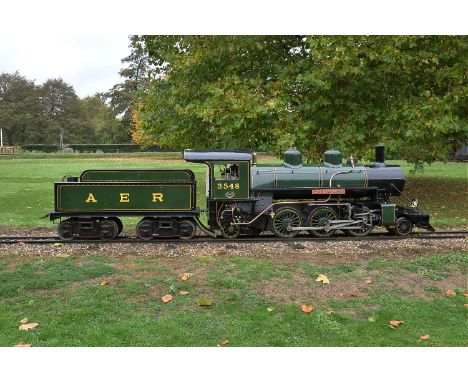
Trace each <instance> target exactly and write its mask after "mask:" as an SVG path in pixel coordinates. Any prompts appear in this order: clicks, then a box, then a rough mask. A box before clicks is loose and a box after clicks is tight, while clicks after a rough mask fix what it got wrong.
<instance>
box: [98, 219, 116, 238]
mask: <svg viewBox="0 0 468 382" xmlns="http://www.w3.org/2000/svg"><path fill="white" fill-rule="evenodd" d="M118 234H119V226H118V225H117V223H116V222H115V221H114V220H111V219H104V220H101V222H100V223H99V236H100V238H101V239H105V240H113V239H115V238H116V237H117V235H118Z"/></svg>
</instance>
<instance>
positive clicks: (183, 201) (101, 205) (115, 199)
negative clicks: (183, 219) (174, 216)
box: [55, 182, 196, 212]
mask: <svg viewBox="0 0 468 382" xmlns="http://www.w3.org/2000/svg"><path fill="white" fill-rule="evenodd" d="M194 187H196V185H195V183H185V184H183V183H180V184H170V183H166V184H165V183H164V182H161V183H160V184H154V183H153V184H144V183H141V184H131V183H128V184H125V183H123V184H115V183H99V184H96V183H92V182H89V183H88V182H79V183H55V192H56V194H55V208H56V210H57V211H59V212H70V211H80V212H87V211H89V212H97V211H101V210H105V211H135V210H147V211H165V210H191V209H194V208H195V201H194V200H193V195H194V194H193V188H194ZM126 193H128V194H129V196H128V200H129V201H128V202H121V199H122V197H121V194H126ZM153 193H156V194H161V193H162V194H163V198H162V201H160V200H158V201H153V195H152V194H153ZM90 194H92V197H93V198H94V199H95V200H96V202H93V201H92V200H89V201H88V202H86V200H87V199H91V198H90V196H89V195H90ZM124 198H125V197H124Z"/></svg>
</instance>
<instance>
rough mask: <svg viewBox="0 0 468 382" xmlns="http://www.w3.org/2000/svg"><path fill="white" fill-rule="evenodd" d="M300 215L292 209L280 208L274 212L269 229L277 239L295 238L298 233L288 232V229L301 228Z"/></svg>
mask: <svg viewBox="0 0 468 382" xmlns="http://www.w3.org/2000/svg"><path fill="white" fill-rule="evenodd" d="M301 226H302V217H301V213H300V212H299V211H298V210H297V209H295V208H293V207H281V208H279V209H278V210H276V212H275V217H274V218H273V221H272V224H271V227H272V231H273V233H274V234H275V235H276V236H278V237H295V236H297V235H298V233H299V231H290V230H289V228H290V227H301Z"/></svg>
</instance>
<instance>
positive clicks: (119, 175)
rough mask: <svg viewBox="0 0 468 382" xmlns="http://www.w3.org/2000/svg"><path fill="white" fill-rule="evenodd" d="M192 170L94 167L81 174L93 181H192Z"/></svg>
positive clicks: (84, 178)
mask: <svg viewBox="0 0 468 382" xmlns="http://www.w3.org/2000/svg"><path fill="white" fill-rule="evenodd" d="M192 178H193V176H192V172H191V171H190V170H176V169H128V170H127V169H94V170H86V171H84V172H83V173H82V174H81V177H80V180H81V181H83V182H84V181H86V182H92V181H106V180H114V181H140V182H145V181H148V182H150V181H165V180H171V181H184V182H190V181H193V180H194V179H192Z"/></svg>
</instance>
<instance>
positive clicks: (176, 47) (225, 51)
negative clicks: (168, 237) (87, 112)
mask: <svg viewBox="0 0 468 382" xmlns="http://www.w3.org/2000/svg"><path fill="white" fill-rule="evenodd" d="M138 41H139V44H140V45H139V46H140V47H142V48H143V49H144V51H145V52H147V55H148V59H149V63H150V64H151V65H152V71H151V73H152V75H153V76H152V80H151V84H150V86H147V87H146V88H145V89H144V93H145V94H144V97H143V98H142V106H141V108H140V109H139V111H138V118H136V120H137V121H138V129H139V131H140V132H141V133H142V134H146V135H149V136H151V137H153V139H155V140H156V141H157V142H158V143H160V144H162V145H166V146H171V147H176V148H184V147H193V148H232V147H251V148H255V149H262V150H272V151H274V152H276V153H280V152H281V151H282V150H284V149H285V148H287V147H288V146H292V145H294V146H296V147H298V148H299V149H300V150H301V151H303V152H304V153H305V154H306V156H307V157H308V158H314V159H318V157H319V156H321V154H322V152H323V150H324V149H326V148H329V147H332V146H334V147H335V148H339V149H341V150H343V151H344V152H346V153H348V154H353V155H356V156H358V157H361V158H366V157H367V158H370V156H371V151H372V146H373V144H375V143H378V142H383V143H385V144H387V147H388V149H389V152H390V153H391V154H393V155H396V156H399V157H404V158H406V159H408V160H410V161H413V162H415V163H417V164H420V163H423V162H430V161H432V160H433V159H434V158H435V157H437V156H438V157H441V158H443V157H445V154H446V153H447V152H449V151H450V148H451V145H453V143H455V142H458V141H463V140H466V139H467V138H468V132H467V127H466V126H467V124H466V115H467V113H466V111H467V110H466V102H463V100H464V99H465V97H466V96H465V95H466V93H467V88H466V64H465V61H464V52H465V51H466V48H467V46H466V45H467V44H466V38H465V37H463V36H456V37H453V36H433V37H432V36H428V37H416V36H357V37H356V36H330V37H328V36H326V37H324V36H314V37H307V36H142V37H141V38H140V39H138ZM142 42H143V44H142Z"/></svg>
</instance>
